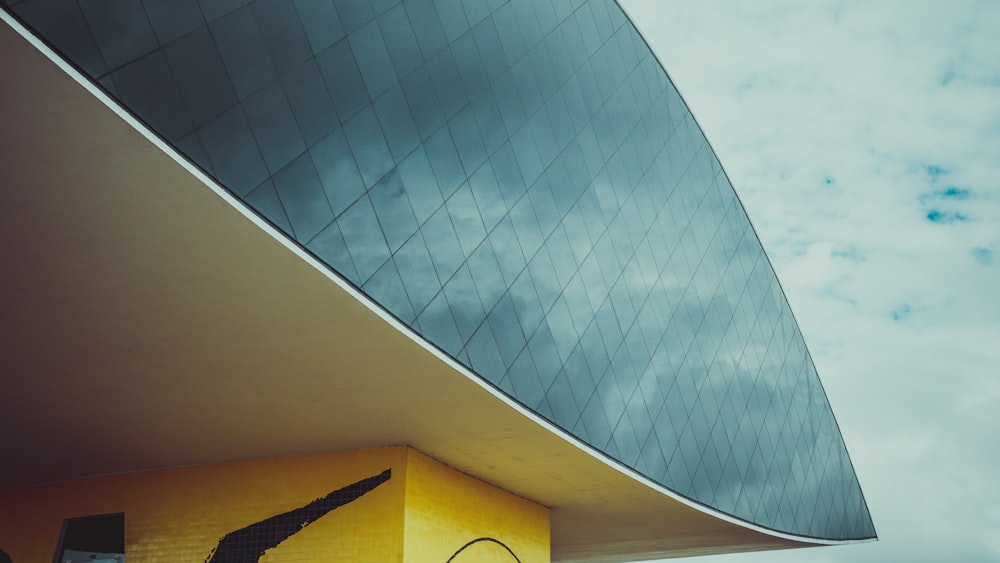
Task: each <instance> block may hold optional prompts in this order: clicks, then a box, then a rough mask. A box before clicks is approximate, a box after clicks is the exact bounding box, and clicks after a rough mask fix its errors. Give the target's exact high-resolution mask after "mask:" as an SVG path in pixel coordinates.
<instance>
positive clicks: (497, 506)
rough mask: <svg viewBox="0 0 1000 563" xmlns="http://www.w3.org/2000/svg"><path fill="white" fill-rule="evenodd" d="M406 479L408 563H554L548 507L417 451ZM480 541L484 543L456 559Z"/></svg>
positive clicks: (405, 555)
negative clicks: (470, 543)
mask: <svg viewBox="0 0 1000 563" xmlns="http://www.w3.org/2000/svg"><path fill="white" fill-rule="evenodd" d="M406 475H407V481H406V516H405V525H404V535H405V547H404V552H403V561H404V563H445V562H447V561H448V559H449V558H450V557H452V556H454V559H453V561H452V563H514V562H515V561H518V560H520V561H521V563H549V561H550V552H549V545H550V538H549V510H548V509H547V508H545V507H544V506H541V505H538V504H535V503H533V502H530V501H528V500H525V499H523V498H520V497H517V496H514V495H512V494H510V493H508V492H507V491H504V490H502V489H499V488H497V487H494V486H492V485H490V484H488V483H485V482H483V481H480V480H478V479H475V478H473V477H470V476H468V475H465V474H463V473H460V472H459V471H456V470H454V469H452V468H450V467H448V466H446V465H444V464H442V463H439V462H438V461H436V460H434V459H432V458H430V457H428V456H426V455H424V454H422V453H420V452H418V451H417V450H413V449H411V450H409V454H408V456H407V462H406ZM484 538H490V539H491V540H496V541H490V540H485V539H484ZM477 539H483V541H478V542H476V543H473V544H472V545H469V547H468V548H467V549H465V550H464V551H461V552H460V553H458V554H457V555H456V552H458V551H459V549H460V548H462V546H464V545H466V544H468V543H469V542H473V541H475V540H477ZM497 542H500V543H502V544H503V545H505V546H506V547H507V548H509V549H510V551H508V550H507V549H505V548H504V547H502V546H501V545H500V543H497ZM511 552H513V555H514V556H516V557H517V558H516V559H515V558H514V556H512V554H511Z"/></svg>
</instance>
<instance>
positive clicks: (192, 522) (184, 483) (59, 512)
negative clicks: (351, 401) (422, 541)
mask: <svg viewBox="0 0 1000 563" xmlns="http://www.w3.org/2000/svg"><path fill="white" fill-rule="evenodd" d="M405 459H406V448H403V447H400V448H388V449H376V450H362V451H355V452H347V453H337V454H330V455H319V456H302V457H288V458H280V459H268V460H257V461H248V462H238V463H225V464H217V465H207V466H199V467H189V468H180V469H169V470H162V471H147V472H141V473H129V474H124V475H116V476H110V477H100V478H95V479H86V480H82V481H73V482H68V483H59V484H55V485H47V486H44V487H36V488H32V489H25V490H20V491H13V492H7V493H0V548H2V549H4V550H5V551H6V552H7V553H8V554H9V555H10V556H11V558H12V560H13V561H14V563H29V562H30V563H35V562H48V561H52V558H53V556H54V555H55V550H56V546H57V543H58V540H59V533H60V530H61V529H62V523H63V519H64V518H76V517H81V516H90V515H95V514H109V513H116V512H124V513H125V553H126V561H129V562H130V563H132V562H136V563H138V562H156V563H160V562H164V563H166V562H179V563H180V562H183V563H192V562H196V561H205V559H206V558H207V557H208V556H209V554H210V553H211V551H212V549H213V548H214V547H215V546H216V545H217V544H218V542H219V540H220V539H221V538H222V537H223V536H224V535H226V534H227V533H229V532H232V531H235V530H238V529H240V528H243V527H245V526H248V525H250V524H253V523H255V522H258V521H260V520H263V519H265V518H268V517H271V516H274V515H277V514H281V513H283V512H286V511H288V510H292V509H295V508H298V507H301V506H304V505H306V504H308V503H309V502H310V501H312V500H314V499H317V498H319V497H322V496H325V495H326V494H327V493H330V492H331V491H334V490H337V489H340V488H341V487H344V486H347V485H350V484H352V483H354V482H356V481H359V480H361V479H363V478H366V477H370V476H372V475H377V474H379V473H381V472H382V471H383V470H384V469H387V468H389V469H392V477H391V478H390V479H389V480H388V481H387V482H385V483H383V484H382V485H380V486H378V487H376V488H375V489H373V490H372V491H371V492H369V493H367V494H366V495H364V496H362V497H361V498H359V499H358V500H356V501H354V502H352V503H349V504H346V505H344V506H341V507H340V508H337V509H335V510H333V511H332V512H330V513H328V514H327V515H326V516H324V517H322V518H320V519H318V520H316V521H314V522H312V523H311V524H309V525H307V526H306V527H305V528H303V529H302V530H301V531H300V532H298V533H296V534H294V535H292V536H291V537H290V538H288V539H287V540H285V541H284V542H282V543H281V544H279V545H278V546H277V547H276V548H274V549H272V550H269V551H268V552H267V553H266V554H265V556H264V557H262V558H260V561H262V562H275V561H283V562H292V561H311V562H313V561H331V562H344V563H347V562H350V563H358V562H372V563H386V562H388V563H395V562H401V561H402V549H403V541H402V530H403V498H404V489H405V475H406V469H405Z"/></svg>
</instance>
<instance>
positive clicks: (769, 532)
mask: <svg viewBox="0 0 1000 563" xmlns="http://www.w3.org/2000/svg"><path fill="white" fill-rule="evenodd" d="M616 3H617V0H616ZM619 7H620V5H619ZM622 11H623V13H625V15H626V17H628V14H627V12H625V10H624V9H622ZM0 19H3V20H4V22H6V23H7V24H8V25H9V26H10V27H11V28H13V29H14V30H15V31H16V32H17V33H18V34H19V35H21V36H22V37H24V38H25V39H26V40H27V41H28V42H29V43H31V44H32V45H33V46H34V47H35V48H36V49H37V50H38V51H40V52H41V53H42V54H43V55H44V56H45V57H46V58H47V59H49V60H50V61H51V62H53V63H54V64H55V65H56V66H57V67H59V69H61V70H62V71H63V72H64V73H66V74H68V75H69V76H70V77H71V78H72V79H73V80H74V81H75V82H76V83H77V84H79V85H80V86H82V87H83V88H84V89H85V90H86V91H87V92H88V93H89V94H90V95H92V96H93V97H94V98H96V99H97V100H98V101H99V102H100V103H101V104H103V105H104V106H106V107H107V108H108V109H110V110H111V111H112V112H113V113H114V114H115V115H117V116H118V117H119V118H121V119H122V120H124V121H125V123H127V124H128V125H129V127H131V128H132V129H133V130H134V131H136V132H138V133H139V134H140V135H141V136H142V137H144V138H145V139H146V140H147V141H149V142H150V143H152V144H153V145H154V146H156V147H157V148H158V149H159V150H160V151H162V152H163V153H165V154H166V155H167V156H168V157H169V158H170V159H171V160H173V161H174V162H175V163H176V164H179V165H180V166H181V167H182V168H183V169H184V170H185V171H187V172H188V173H190V174H191V175H192V176H194V177H195V178H197V180H198V181H199V182H200V183H201V184H202V185H204V186H205V187H208V188H209V189H210V190H211V191H212V192H213V193H214V194H215V195H216V196H218V197H219V198H221V199H222V200H223V201H224V202H226V203H227V204H228V206H229V207H230V208H232V209H234V210H236V211H237V212H238V213H239V214H240V215H242V216H243V217H244V218H246V219H248V220H249V221H251V222H252V223H253V224H254V225H255V226H256V227H257V228H259V229H260V230H262V231H264V233H266V234H267V235H268V236H269V237H270V238H271V239H273V240H274V241H276V242H278V243H279V244H280V245H281V246H283V247H284V248H285V249H287V250H289V251H291V252H292V253H293V254H294V255H295V256H296V257H297V258H298V259H299V260H301V261H303V262H305V263H306V264H307V265H308V266H309V267H310V268H312V269H313V270H315V271H316V272H319V273H321V274H322V275H323V276H325V277H326V278H327V279H328V280H330V281H333V282H334V283H335V284H336V285H337V286H338V287H339V288H340V289H341V290H343V291H345V292H347V293H348V294H349V295H350V296H351V297H352V298H353V299H354V300H356V301H357V302H358V303H360V304H361V305H363V306H364V307H365V308H367V309H368V310H369V311H370V312H372V313H374V314H375V315H376V316H377V317H378V318H379V319H380V320H381V321H383V322H385V323H386V324H388V325H389V326H390V327H392V328H393V329H395V330H396V331H397V332H399V333H402V334H403V335H405V336H406V337H407V338H408V339H409V340H410V341H412V342H413V343H415V344H417V345H418V346H419V347H421V348H423V349H424V350H425V351H427V352H429V353H430V354H431V355H432V356H434V357H435V358H436V359H438V360H440V361H441V362H443V363H445V364H446V365H448V366H449V367H450V368H452V370H454V371H456V372H458V373H461V374H462V375H463V377H465V378H466V379H467V380H468V381H470V382H472V383H474V384H476V385H477V386H478V387H479V388H481V389H484V390H485V391H487V392H488V393H489V394H490V395H491V396H492V397H494V398H495V399H499V400H500V401H502V402H503V403H504V404H505V405H506V406H507V407H509V408H510V409H511V410H513V411H514V412H516V413H518V414H520V415H521V416H522V417H524V418H526V419H528V420H530V421H531V422H532V423H534V424H535V425H536V426H538V427H540V428H542V429H544V430H547V431H548V432H549V433H551V434H552V435H554V436H557V437H559V438H561V439H562V441H563V442H565V443H567V444H570V445H572V446H574V447H575V448H576V449H577V450H579V451H580V452H582V453H584V454H586V455H587V456H589V457H590V458H592V459H594V460H596V461H598V462H600V463H602V464H603V465H604V466H606V467H608V468H610V469H612V470H614V471H615V472H617V473H619V474H621V475H622V476H625V477H627V478H629V479H631V480H632V481H635V482H637V483H640V484H642V485H644V486H646V487H648V488H650V489H653V490H655V491H657V492H658V493H660V494H661V495H663V496H665V497H667V498H670V499H672V500H674V501H677V502H678V503H680V504H683V505H684V506H687V507H689V508H692V509H694V510H696V511H698V512H700V513H702V514H705V515H707V516H710V517H712V518H715V519H718V520H721V521H724V522H727V523H729V524H733V525H735V526H738V527H740V528H744V529H746V530H750V531H754V532H758V533H761V534H764V535H766V536H770V537H773V538H777V539H781V540H788V541H790V542H804V543H806V544H814V545H843V544H853V543H862V542H867V541H871V538H868V539H853V540H830V539H825V538H816V537H809V536H798V535H794V534H788V533H785V532H780V531H777V530H773V529H770V528H767V527H764V526H760V525H758V524H754V523H752V522H748V521H745V520H742V519H740V518H737V517H734V516H732V515H729V514H726V513H724V512H721V511H719V510H716V509H714V508H712V507H710V506H707V505H704V504H702V503H699V502H697V501H694V500H691V499H689V498H687V497H685V496H683V495H681V494H679V493H676V492H674V491H671V490H670V489H668V488H666V487H664V486H663V485H660V484H658V483H656V482H654V481H652V480H651V479H649V478H647V477H645V476H643V475H641V474H640V473H638V472H637V471H636V470H634V469H632V468H630V467H627V466H625V465H623V464H622V463H620V462H618V461H616V460H613V459H611V458H610V457H609V456H608V455H607V454H605V453H603V452H601V451H599V450H597V449H596V448H595V447H593V446H590V445H588V444H586V443H585V442H583V441H582V440H580V439H578V438H576V437H575V436H573V435H571V434H569V433H568V432H566V431H565V430H563V429H561V428H559V427H558V426H556V425H554V424H552V423H551V422H549V421H547V420H546V419H544V418H543V417H541V416H540V415H538V414H536V413H535V412H534V411H532V410H531V409H529V408H527V407H525V406H523V405H521V404H520V403H518V402H517V401H515V400H514V399H512V398H511V397H509V396H508V395H506V394H505V393H503V392H502V391H500V390H498V389H497V388H495V387H494V386H493V385H492V384H490V383H489V382H487V381H486V380H485V379H483V378H482V377H480V376H478V375H477V374H475V373H474V372H473V371H472V370H470V369H469V368H467V367H466V366H464V365H463V364H461V363H460V362H459V361H457V360H456V359H454V358H452V357H451V356H450V355H448V354H446V353H444V352H443V351H441V350H440V349H438V348H437V347H436V346H434V345H433V344H431V343H429V342H428V341H427V340H426V339H424V338H423V337H422V336H420V335H419V334H418V333H416V332H415V331H414V330H413V329H411V328H409V327H408V326H406V325H405V324H403V323H402V322H401V321H399V320H398V319H396V318H395V317H394V316H393V315H391V314H390V313H388V312H387V311H386V310H385V309H384V308H383V307H382V306H381V305H379V304H377V303H376V302H375V301H374V300H372V299H371V298H370V297H368V296H367V295H366V294H364V293H363V292H362V291H361V290H359V289H358V288H356V287H355V286H354V285H353V284H352V283H350V282H349V281H347V280H345V279H343V278H342V277H341V276H339V275H338V274H337V273H335V272H334V271H333V270H332V269H331V268H330V267H329V266H328V265H326V264H325V263H323V262H322V261H320V260H318V259H317V258H316V257H314V256H313V255H312V254H311V253H309V252H308V251H307V250H305V249H304V248H303V247H301V246H300V245H299V244H298V243H296V242H294V241H292V240H291V239H289V238H288V237H287V236H286V235H284V234H283V233H281V232H280V231H279V230H277V229H276V228H275V227H274V226H273V225H271V223H270V222H269V221H267V220H266V219H263V218H262V217H261V216H259V215H258V214H257V213H256V212H255V211H253V210H252V209H251V208H249V207H248V206H247V205H246V204H244V203H243V202H242V201H240V200H239V199H238V198H236V197H235V196H234V195H232V194H231V193H230V192H229V191H228V190H226V189H225V188H224V187H222V186H221V185H219V184H218V183H217V182H216V181H215V180H214V179H212V178H211V177H210V176H208V175H207V174H206V173H204V172H203V171H202V170H201V169H200V168H198V167H197V166H196V165H194V164H192V163H191V162H190V161H188V160H187V159H186V158H184V157H183V156H182V155H180V154H179V153H178V152H177V151H176V150H174V149H173V148H172V147H171V146H170V145H169V144H168V143H166V142H165V141H164V140H163V139H161V138H160V137H159V135H157V134H156V133H155V132H153V131H152V130H151V129H150V128H148V127H147V126H146V125H145V124H144V123H143V122H142V121H141V120H139V119H138V118H137V117H135V116H134V115H132V114H131V113H130V112H129V111H128V110H127V109H125V108H124V107H122V106H121V105H119V104H118V103H117V102H116V101H115V100H113V99H112V98H111V97H110V96H108V95H107V94H106V93H105V92H104V91H103V90H102V89H101V88H100V87H99V86H97V85H96V84H94V83H93V82H92V81H91V80H90V79H88V78H87V77H86V76H85V75H84V74H83V73H82V72H80V71H79V70H78V69H76V68H75V67H74V66H73V65H72V64H71V63H69V62H67V61H66V60H65V59H64V58H63V57H61V56H60V55H59V54H58V53H57V52H56V51H55V50H54V49H52V48H50V47H49V46H48V45H47V44H46V43H45V42H44V41H42V40H41V39H39V38H38V37H36V36H35V35H34V34H33V33H31V32H30V31H29V30H28V29H27V28H26V27H25V26H23V25H22V24H21V23H20V22H19V21H17V20H16V18H14V17H12V16H11V14H10V13H8V12H7V11H6V10H5V9H4V10H0ZM629 22H630V23H632V21H631V19H630V18H629ZM633 27H634V24H633ZM637 31H638V30H637ZM640 37H642V36H641V33H640ZM643 41H645V38H644V37H643ZM647 46H648V45H647ZM650 52H652V50H650ZM653 55H654V57H655V56H656V55H655V53H653ZM657 62H658V63H659V59H657ZM661 68H662V64H661ZM664 72H666V71H665V70H664ZM668 79H669V76H668ZM671 83H672V82H671ZM685 107H687V105H686V103H685ZM696 123H697V122H696ZM699 130H700V126H699ZM706 140H707V139H706ZM710 148H711V147H710ZM713 154H714V150H713ZM723 173H725V172H724V170H723ZM727 179H728V178H727ZM741 206H742V203H741ZM754 234H755V236H756V232H755V233H754ZM758 240H759V239H758ZM765 256H766V254H765ZM769 264H770V262H769ZM772 271H773V268H772ZM810 361H811V358H810ZM445 461H447V460H445ZM147 469H151V468H147ZM81 477H82V476H81ZM514 492H517V491H514Z"/></svg>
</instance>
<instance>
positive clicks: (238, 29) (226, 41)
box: [209, 8, 276, 98]
mask: <svg viewBox="0 0 1000 563" xmlns="http://www.w3.org/2000/svg"><path fill="white" fill-rule="evenodd" d="M209 27H210V28H211V30H212V37H213V39H214V40H215V44H216V46H217V47H218V49H219V53H221V54H222V60H223V62H224V63H225V65H226V71H227V72H228V73H229V77H230V78H231V79H232V81H233V87H234V88H235V89H236V94H237V95H238V96H239V97H240V98H245V97H247V96H249V95H250V94H252V93H253V92H255V91H256V90H258V89H259V88H260V87H261V86H263V85H265V84H267V83H268V82H271V81H272V80H274V79H275V78H276V75H275V73H274V67H273V66H271V58H270V57H269V56H268V55H267V48H265V47H264V40H263V38H261V36H260V30H258V29H257V23H256V22H255V21H254V19H253V14H252V13H251V11H250V8H241V9H239V10H236V11H234V12H232V13H230V14H227V15H225V16H222V17H220V18H219V19H217V20H215V21H214V22H212V23H211V24H209Z"/></svg>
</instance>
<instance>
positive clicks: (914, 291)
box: [622, 0, 1000, 563]
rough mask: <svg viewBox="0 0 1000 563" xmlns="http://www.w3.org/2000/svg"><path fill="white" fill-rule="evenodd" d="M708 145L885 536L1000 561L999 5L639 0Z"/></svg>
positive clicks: (919, 550)
mask: <svg viewBox="0 0 1000 563" xmlns="http://www.w3.org/2000/svg"><path fill="white" fill-rule="evenodd" d="M622 3H623V5H624V6H625V7H626V9H627V10H628V11H629V12H630V14H631V15H632V16H633V17H634V18H635V19H636V21H637V22H638V23H639V25H640V29H641V30H642V31H643V33H644V34H645V36H646V37H647V39H648V40H649V41H650V42H651V44H652V45H653V47H654V49H655V50H656V51H657V54H658V56H659V57H660V59H661V61H662V62H663V63H664V65H665V66H666V67H667V69H668V71H669V72H670V74H671V77H672V78H673V80H674V82H675V83H676V84H677V86H678V89H679V90H680V91H681V93H682V94H683V95H684V96H685V98H686V100H687V102H688V103H689V105H690V106H691V109H692V111H693V113H694V115H695V117H696V118H697V119H698V121H699V123H700V124H701V126H702V128H703V129H704V130H705V132H706V134H707V136H708V138H709V140H710V141H711V142H712V144H713V146H714V148H715V149H716V152H717V153H718V155H719V158H720V160H721V161H722V163H723V165H724V166H725V168H726V171H727V173H728V174H729V176H730V179H731V180H732V182H733V184H734V186H735V187H736V190H737V193H738V194H739V195H740V197H741V199H742V201H743V203H744V205H745V206H746V208H747V211H748V214H749V215H750V218H751V220H752V221H753V222H754V225H755V227H756V229H757V232H758V235H759V236H760V237H761V239H762V242H763V244H764V248H765V249H766V250H767V252H768V254H769V256H770V257H771V259H772V261H773V263H774V266H775V268H776V270H777V271H778V275H779V278H780V279H781V282H782V285H783V287H784V288H785V291H786V293H787V295H788V298H789V301H790V303H791V305H792V308H793V310H794V311H795V313H796V316H797V318H798V320H799V323H800V326H801V327H802V330H803V333H804V335H805V337H806V341H807V343H808V344H809V346H810V349H811V352H812V355H813V357H814V360H815V362H816V365H817V369H818V371H819V373H820V377H821V378H822V379H823V382H824V386H825V388H826V389H827V392H828V394H829V396H830V400H831V402H832V405H833V408H834V412H835V413H836V414H837V418H838V420H839V422H840V425H841V428H842V430H843V433H844V435H845V437H846V440H847V445H848V448H849V449H850V451H851V455H852V459H853V460H854V463H855V468H856V469H857V472H858V475H859V478H860V480H861V484H862V487H863V489H864V491H865V494H866V497H867V500H868V502H869V506H870V508H871V511H872V516H873V519H874V521H875V525H876V527H877V529H878V531H879V534H880V537H881V541H880V542H879V543H877V544H864V545H858V546H848V547H839V548H828V549H816V550H805V551H794V552H785V553H768V554H759V555H735V556H725V557H720V558H719V561H728V562H731V563H737V562H742V561H781V560H785V561H887V560H889V561H938V560H952V561H995V560H1000V543H998V541H997V540H996V539H995V535H996V534H995V530H997V529H1000V514H998V511H997V509H996V506H1000V488H998V487H997V486H996V485H995V481H996V478H995V475H994V474H995V471H996V470H995V468H996V467H997V466H1000V449H998V448H996V446H995V443H996V438H995V437H994V436H993V434H994V433H995V431H996V429H997V428H1000V377H998V366H1000V350H998V348H1000V346H998V345H997V342H1000V320H998V319H1000V293H998V292H997V288H998V287H1000V158H998V155H1000V3H998V2H992V1H980V2H976V1H966V2H952V3H949V4H947V5H945V4H942V3H938V2H925V1H901V0H900V1H896V2H878V3H874V2H869V3H861V2H837V1H825V2H808V3H807V2H794V1H791V0H789V1H777V0H775V1H770V2H762V1H761V2H753V3H749V2H747V3H741V4H740V5H737V4H736V3H733V2H697V3H695V2H662V1H659V0H623V2H622Z"/></svg>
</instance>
